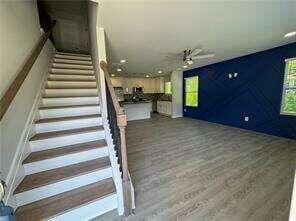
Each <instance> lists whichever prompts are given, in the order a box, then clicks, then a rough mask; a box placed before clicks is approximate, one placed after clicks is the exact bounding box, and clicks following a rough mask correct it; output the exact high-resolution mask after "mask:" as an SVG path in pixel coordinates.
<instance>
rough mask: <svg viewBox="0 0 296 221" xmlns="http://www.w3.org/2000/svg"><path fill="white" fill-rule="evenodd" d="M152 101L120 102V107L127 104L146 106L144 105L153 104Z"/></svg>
mask: <svg viewBox="0 0 296 221" xmlns="http://www.w3.org/2000/svg"><path fill="white" fill-rule="evenodd" d="M151 102H152V101H151V100H145V101H120V105H121V106H122V105H125V104H144V103H151Z"/></svg>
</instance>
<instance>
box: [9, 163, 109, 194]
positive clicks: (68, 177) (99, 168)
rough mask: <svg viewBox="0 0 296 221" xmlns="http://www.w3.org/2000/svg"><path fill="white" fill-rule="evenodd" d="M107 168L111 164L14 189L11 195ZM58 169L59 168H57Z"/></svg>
mask: <svg viewBox="0 0 296 221" xmlns="http://www.w3.org/2000/svg"><path fill="white" fill-rule="evenodd" d="M61 168H62V167H61ZM107 168H111V163H110V164H109V165H105V166H101V167H97V168H95V169H90V170H87V171H84V172H80V173H78V174H75V175H70V176H66V177H63V178H61V179H58V180H52V181H51V182H48V183H44V184H42V185H36V186H31V187H32V188H26V189H24V190H18V191H17V189H16V190H15V191H14V193H13V194H15V195H16V194H20V193H23V192H26V191H30V190H34V189H37V188H41V187H46V186H49V185H51V184H54V183H58V182H62V181H66V180H70V179H72V178H75V177H79V176H83V175H86V174H88V173H93V172H96V171H100V170H104V169H107ZM58 169H60V168H58ZM46 172H47V171H43V172H40V173H46ZM41 176H42V175H41Z"/></svg>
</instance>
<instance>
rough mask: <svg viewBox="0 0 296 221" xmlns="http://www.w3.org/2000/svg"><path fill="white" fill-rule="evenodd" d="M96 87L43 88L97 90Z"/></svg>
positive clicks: (53, 88) (51, 88) (54, 87)
mask: <svg viewBox="0 0 296 221" xmlns="http://www.w3.org/2000/svg"><path fill="white" fill-rule="evenodd" d="M97 89H98V88H97V87H85V86H84V87H56V86H53V87H48V86H47V87H46V88H45V90H49V91H50V90H97Z"/></svg>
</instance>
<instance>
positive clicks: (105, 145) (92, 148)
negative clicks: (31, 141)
mask: <svg viewBox="0 0 296 221" xmlns="http://www.w3.org/2000/svg"><path fill="white" fill-rule="evenodd" d="M81 145H83V143H82V144H81ZM69 146H74V145H68V146H63V147H56V148H53V149H49V150H41V151H36V152H32V153H31V154H30V155H29V156H28V157H27V158H25V160H24V161H23V162H22V164H23V165H26V164H27V165H28V164H31V163H36V162H42V161H46V160H50V159H55V158H59V157H63V156H67V155H69V156H70V155H73V154H77V153H85V152H87V151H91V150H97V149H98V150H99V149H105V148H108V145H107V143H106V142H105V143H103V144H97V145H93V146H91V147H85V148H84V149H81V150H75V148H73V149H74V150H72V152H71V151H69V152H62V153H59V154H52V156H48V157H43V158H39V159H30V156H32V155H34V153H35V154H38V153H42V152H44V151H47V152H48V151H51V152H55V151H57V150H60V149H68V147H69ZM76 149H78V148H76Z"/></svg>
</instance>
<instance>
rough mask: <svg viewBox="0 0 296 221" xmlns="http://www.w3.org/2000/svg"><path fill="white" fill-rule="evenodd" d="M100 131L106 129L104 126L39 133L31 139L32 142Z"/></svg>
mask: <svg viewBox="0 0 296 221" xmlns="http://www.w3.org/2000/svg"><path fill="white" fill-rule="evenodd" d="M99 130H102V131H103V130H104V128H103V127H102V126H94V127H84V128H77V129H71V130H60V131H53V132H45V133H38V134H35V135H34V136H33V137H31V138H30V141H35V140H44V139H48V138H54V137H61V136H67V135H75V134H81V133H86V132H94V131H99Z"/></svg>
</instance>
